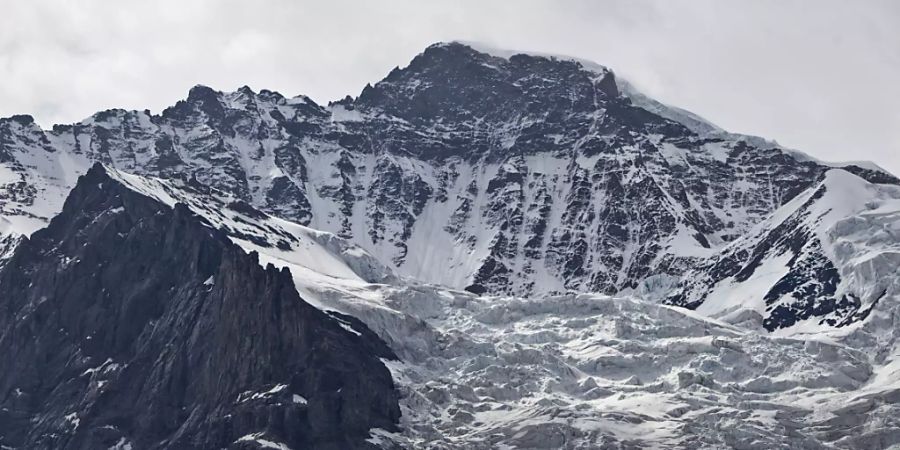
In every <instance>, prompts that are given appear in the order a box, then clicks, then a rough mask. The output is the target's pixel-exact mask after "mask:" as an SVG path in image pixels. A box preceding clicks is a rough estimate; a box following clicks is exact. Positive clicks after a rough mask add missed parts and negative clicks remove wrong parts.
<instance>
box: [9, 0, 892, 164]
mask: <svg viewBox="0 0 900 450" xmlns="http://www.w3.org/2000/svg"><path fill="white" fill-rule="evenodd" d="M451 40H467V41H478V42H483V43H485V44H487V45H489V46H492V47H496V48H505V49H513V50H523V51H534V52H542V53H556V54H564V55H571V56H576V57H580V58H583V59H588V60H593V61H596V62H598V63H600V64H603V65H605V66H607V67H610V68H612V69H613V70H614V71H615V72H616V74H617V75H619V76H622V77H624V78H627V79H628V80H629V81H630V82H631V83H632V84H634V85H635V86H637V87H638V88H639V89H640V90H642V91H643V92H644V93H646V94H647V95H649V96H651V97H653V98H656V99H657V100H659V101H662V102H664V103H668V104H671V105H675V106H679V107H681V108H684V109H687V110H690V111H693V112H695V113H697V114H699V115H701V116H703V117H705V118H707V119H708V120H710V121H712V122H713V123H715V124H717V125H719V126H721V127H723V128H725V129H727V130H729V131H733V132H739V133H746V134H753V135H759V136H763V137H766V138H769V139H774V140H776V141H778V142H779V143H780V144H782V145H785V146H788V147H791V148H795V149H798V150H801V151H804V152H806V153H809V154H810V155H812V156H814V157H817V158H820V159H824V160H828V161H853V160H871V161H874V162H876V163H877V164H879V165H881V166H882V167H885V168H887V169H888V170H890V171H892V172H893V173H895V174H900V1H893V0H884V1H879V0H868V1H851V0H846V1H835V0H824V1H822V0H816V1H814V0H803V1H797V0H777V1H776V0H755V1H749V0H748V1H740V2H739V1H732V0H691V1H686V0H685V1H672V0H659V1H651V0H627V1H626V0H622V1H597V0H595V1H575V0H571V1H567V0H556V1H537V0H517V1H506V0H504V1H490V0H479V1H442V2H438V1H421V0H418V1H410V0H391V1H361V0H360V1H345V0H329V1H310V2H307V1H286V0H284V1H282V0H267V1H256V2H247V1H232V0H177V1H171V0H155V1H134V0H117V1H114V2H111V1H99V0H78V1H74V0H70V1H66V0H57V1H50V0H34V1H20V2H7V3H5V4H4V6H3V14H2V15H0V117H3V116H10V115H13V114H31V115H32V116H34V117H35V119H36V120H37V121H38V122H39V123H40V124H41V125H43V126H45V127H49V126H51V125H52V124H54V123H71V122H77V121H80V120H82V119H84V118H85V117H87V116H89V115H91V114H92V113H94V112H96V111H99V110H103V109H109V108H126V109H139V110H143V109H150V110H151V111H153V112H159V111H161V110H162V109H163V108H165V107H166V106H169V105H172V104H174V103H175V102H176V101H178V100H179V99H183V98H185V97H186V96H187V91H188V90H189V89H190V87H191V86H194V85H196V84H205V85H208V86H211V87H214V88H216V89H219V90H234V89H236V88H238V87H240V86H243V85H249V86H250V87H251V88H253V89H254V90H260V89H269V90H275V91H278V92H281V93H282V94H284V95H287V96H294V95H299V94H303V95H308V96H310V97H312V98H313V99H314V100H316V101H317V102H320V103H327V102H328V101H330V100H336V99H339V98H342V97H344V96H346V95H352V96H355V95H357V94H358V93H359V92H360V91H361V90H362V87H363V86H365V84H366V83H368V82H372V83H374V82H376V81H378V80H379V79H381V78H382V77H384V76H385V75H386V74H387V73H388V72H389V71H390V69H392V68H393V67H395V66H404V65H406V64H407V63H408V62H409V60H410V59H412V57H414V56H415V55H416V54H418V53H420V52H421V51H422V50H423V49H424V48H425V47H427V46H428V45H430V44H432V43H434V42H439V41H451Z"/></svg>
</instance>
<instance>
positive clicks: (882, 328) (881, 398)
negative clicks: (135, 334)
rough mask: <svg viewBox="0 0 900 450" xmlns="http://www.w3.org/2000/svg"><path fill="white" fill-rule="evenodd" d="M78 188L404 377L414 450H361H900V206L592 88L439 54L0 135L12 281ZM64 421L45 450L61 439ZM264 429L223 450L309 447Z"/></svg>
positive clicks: (887, 185) (843, 167)
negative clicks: (249, 279)
mask: <svg viewBox="0 0 900 450" xmlns="http://www.w3.org/2000/svg"><path fill="white" fill-rule="evenodd" d="M97 163H102V164H103V165H104V166H99V165H96V164H97ZM91 167H94V169H92V170H90V173H92V174H94V178H97V177H99V175H97V174H98V173H102V174H103V177H102V178H104V181H102V182H101V184H102V183H109V184H113V185H115V186H116V189H118V190H120V192H123V193H128V194H127V195H128V196H137V197H140V198H142V199H145V200H142V201H150V202H153V204H154V205H156V206H155V207H154V208H161V210H165V211H169V210H170V209H171V210H175V209H179V210H183V212H185V213H189V214H190V215H191V217H194V218H196V219H197V221H198V223H202V224H203V226H204V227H207V228H209V229H210V230H214V231H215V233H217V234H216V236H218V237H219V238H221V239H219V241H217V242H219V244H216V245H226V244H222V243H221V242H227V245H232V244H233V245H236V246H237V248H240V249H242V250H243V251H244V252H246V253H251V252H252V253H253V254H254V255H255V259H254V260H253V262H254V263H258V264H259V265H261V266H263V269H262V270H264V271H268V270H272V269H271V268H269V267H268V266H269V265H270V264H271V265H272V266H274V267H275V268H278V269H288V271H289V272H290V274H291V277H292V279H293V284H294V287H295V288H296V291H297V293H299V296H300V297H301V298H302V299H303V300H304V301H306V302H308V303H311V304H313V305H315V306H317V307H318V308H319V309H322V310H325V311H327V313H328V314H327V315H326V316H321V317H325V318H327V321H328V323H329V324H332V325H334V324H336V325H337V328H339V329H341V330H343V332H344V333H345V334H347V335H353V336H364V337H365V338H366V339H371V340H373V341H374V342H376V343H379V342H381V341H383V342H384V343H385V344H386V345H387V346H388V347H389V348H390V350H391V351H392V352H394V353H396V356H397V357H399V360H388V359H383V360H382V363H383V364H384V365H386V366H387V367H388V368H389V369H390V370H391V372H392V374H393V378H394V381H395V382H396V384H397V385H398V389H399V391H400V394H401V396H400V397H401V398H400V401H399V407H400V408H401V410H402V412H403V415H402V416H401V418H400V431H397V430H396V429H394V428H392V426H390V424H386V423H385V422H383V421H382V425H383V426H378V427H377V428H373V429H371V430H370V432H369V434H370V438H369V440H368V441H367V442H368V443H370V444H374V445H379V446H382V447H392V446H399V447H413V448H419V447H428V446H431V447H433V448H497V447H501V446H503V445H506V446H508V447H513V448H646V447H659V448H672V447H680V448H723V447H733V448H741V447H745V448H760V447H764V448H832V447H837V448H887V447H888V446H890V445H894V444H900V423H898V422H897V421H896V420H895V419H893V417H897V412H898V411H900V409H898V408H900V396H898V395H897V392H900V375H898V374H900V371H898V367H900V346H898V345H897V343H898V342H900V340H898V338H900V332H898V331H895V330H900V269H898V267H900V180H898V179H897V178H896V177H895V176H893V175H891V174H889V173H887V172H885V171H884V170H882V169H880V168H879V167H877V166H876V165H874V164H871V163H847V164H834V163H826V162H822V161H817V160H815V159H813V158H811V157H809V156H807V155H804V154H802V153H799V152H797V151H794V150H790V149H785V148H783V147H781V146H779V145H777V144H776V143H773V142H769V141H766V140H764V139H762V138H758V137H752V136H743V135H737V134H733V133H729V132H727V131H725V130H722V129H721V128H719V127H717V126H715V125H713V124H712V123H710V122H708V121H706V120H705V119H703V118H701V117H699V116H696V115H694V114H692V113H690V112H687V111H684V110H681V109H678V108H674V107H670V106H667V105H664V104H661V103H659V102H657V101H655V100H653V99H651V98H649V97H647V96H646V95H644V94H642V93H640V92H639V91H638V90H637V89H635V88H634V87H633V86H632V85H631V84H629V83H628V82H627V81H625V80H622V79H620V78H617V77H616V75H615V74H614V73H613V72H612V71H611V70H609V69H607V68H605V67H602V66H600V65H597V64H594V63H591V62H587V61H582V60H578V59H574V58H569V57H562V56H550V55H537V54H527V53H517V52H506V51H500V50H495V49H489V48H485V47H482V46H479V45H476V44H467V43H466V44H464V43H457V42H454V43H442V44H435V45H433V46H431V47H429V48H427V49H426V50H425V51H424V52H423V53H421V54H420V55H418V56H416V57H415V58H414V59H413V60H412V61H411V62H410V63H409V65H408V66H406V67H404V68H396V69H394V70H392V71H391V72H390V73H389V74H388V75H387V77H385V78H384V79H383V80H382V81H380V82H378V83H375V84H374V85H370V86H366V87H365V88H364V89H363V90H362V92H361V93H360V95H359V96H357V97H355V98H352V97H347V98H345V99H343V100H340V101H337V102H333V103H331V104H329V105H318V104H316V103H315V102H313V101H312V100H311V99H309V98H307V97H303V96H300V97H294V98H286V97H284V96H282V95H280V94H278V93H275V92H271V91H266V90H263V91H260V92H254V91H252V90H251V89H249V88H246V87H245V88H241V89H239V90H237V91H235V92H230V93H223V92H218V91H215V90H213V89H211V88H208V87H204V86H197V87H195V88H193V89H192V90H191V91H190V93H189V94H188V97H187V99H186V100H184V101H180V102H178V103H177V104H176V105H175V106H172V107H170V108H168V109H166V110H165V111H163V112H162V113H161V114H159V115H154V114H151V113H150V112H148V111H144V112H139V111H124V110H109V111H104V112H101V113H97V114H95V115H93V116H91V117H90V118H88V119H86V120H84V121H82V122H80V123H78V124H72V125H57V126H55V127H53V128H52V129H51V130H43V129H41V128H40V127H39V126H38V125H37V124H35V123H34V121H33V120H32V119H31V118H30V117H28V116H15V117H11V118H6V119H0V273H4V272H3V271H5V273H8V274H14V273H15V272H16V270H17V268H16V267H13V266H12V265H10V264H11V263H10V261H12V264H13V265H16V264H19V263H18V262H17V261H19V260H22V258H24V257H22V256H17V255H18V254H20V253H25V252H27V251H29V250H28V249H29V248H32V247H31V246H32V244H30V242H31V241H30V238H29V236H34V234H33V233H35V232H36V231H37V230H39V229H42V228H44V227H45V226H46V225H47V224H48V223H49V222H50V220H51V219H52V218H54V217H57V216H58V214H59V213H60V212H61V211H63V208H64V204H66V203H65V202H66V201H67V200H66V198H67V197H71V194H70V191H71V190H72V189H73V187H74V186H76V183H78V180H79V176H82V175H83V174H85V173H88V171H89V169H90V168H91ZM99 189H102V187H101V188H99ZM178 205H180V206H178ZM113 213H118V211H114V212H109V214H113ZM166 217H168V216H166ZM141 220H148V223H154V224H157V225H159V226H162V223H163V222H164V221H163V222H159V223H157V222H158V221H157V220H155V219H154V220H150V219H140V220H138V219H135V223H140V222H141ZM135 227H136V229H140V227H139V226H137V225H135ZM42 233H45V234H46V232H45V231H44V232H42ZM98 236H100V233H93V234H89V235H78V234H77V233H76V234H73V235H71V236H60V237H59V238H60V239H63V238H65V239H67V241H66V242H69V243H68V244H67V245H69V246H70V247H72V248H77V246H78V245H87V246H91V245H99V244H97V243H95V242H90V239H87V238H90V237H92V238H94V239H99V238H98ZM79 239H82V240H85V239H86V240H87V242H82V241H80V240H79ZM220 241H221V242H220ZM48 245H49V244H48ZM23 249H24V250H23ZM44 250H46V251H45V253H47V252H49V253H48V254H50V253H52V250H51V249H50V248H49V247H48V248H47V249H44ZM16 258H18V259H16ZM242 261H243V260H242ZM156 263H157V262H153V264H156ZM67 264H68V263H66V264H63V266H65V267H69V266H68V265H67ZM147 264H150V262H147ZM38 266H39V267H40V268H42V269H44V270H48V271H49V270H50V267H51V265H50V264H49V263H47V264H42V265H38ZM61 267H62V266H61ZM65 267H63V268H65ZM251 272H252V271H251ZM253 273H255V272H253ZM279 273H284V272H279ZM39 275H40V274H37V275H29V276H39ZM9 276H11V277H13V275H9ZM40 276H46V277H47V278H41V279H53V277H52V276H51V275H46V274H45V275H40ZM2 281H3V280H0V288H2V287H3V285H2ZM19 281H21V280H17V281H16V283H18V282H19ZM194 281H196V280H194V279H193V278H191V277H187V278H185V279H180V278H179V280H178V282H179V283H184V284H185V286H188V285H189V286H194V284H196V283H194ZM201 281H202V280H201ZM8 283H11V282H8ZM201 284H203V283H201ZM13 285H14V286H16V289H20V288H22V285H20V283H19V284H13ZM103 288H104V287H103V286H101V287H100V288H98V289H101V290H100V291H98V292H105V291H103V290H102V289H103ZM192 289H193V288H192ZM20 290H21V289H20ZM15 292H19V291H15ZM23 292H24V291H23ZM3 301H4V299H2V298H0V304H2V302H3ZM266 301H277V300H272V298H267V300H266ZM51 304H55V303H51ZM19 306H21V305H19ZM680 307H687V308H689V309H693V310H694V311H693V312H692V311H688V310H686V309H684V308H680ZM26 309H27V308H26ZM317 317H320V316H317ZM321 317H320V318H321ZM355 318H357V319H359V320H357V319H355ZM110 320H114V319H110ZM322 320H325V319H322ZM360 321H362V323H361V322H360ZM363 323H364V325H363ZM332 325H323V326H324V327H326V328H329V327H331V328H334V327H332ZM105 326H111V327H115V326H118V325H114V324H106V325H105ZM254 326H255V325H254ZM316 326H318V325H316ZM329 329H330V328H329ZM48 330H50V329H49V328H48ZM370 330H371V331H370ZM51 331H52V330H51ZM0 332H2V330H0ZM373 332H374V333H375V334H372V333H373ZM48 333H50V331H48ZM50 334H52V333H50ZM50 334H48V335H50ZM376 334H377V337H376V336H375V335H376ZM2 336H3V335H2V334H0V344H3V340H2ZM54 336H55V335H54ZM334 339H336V342H341V343H342V344H341V345H343V343H346V342H350V341H348V339H350V340H352V339H353V338H348V336H346V335H343V336H338V335H335V336H334ZM254 342H256V341H254ZM311 345H318V344H311ZM305 348H306V347H304V349H305ZM155 350H156V348H155V347H154V348H153V351H155ZM101 362H102V361H101ZM365 364H369V362H365ZM79 367H80V366H79ZM59 373H60V374H61V375H60V376H62V377H63V378H61V380H62V379H65V377H66V376H68V375H67V374H68V372H66V371H60V372H59ZM12 379H13V378H10V380H12ZM0 380H2V378H0ZM14 381H15V382H20V381H21V380H20V379H18V378H15V380H14ZM253 382H254V383H256V384H260V383H263V381H261V380H254V381H253ZM13 384H14V383H13V382H12V381H11V382H9V383H7V385H8V386H7V385H0V404H3V402H4V401H5V402H10V401H11V400H9V399H11V398H12V397H10V395H13V394H10V393H8V392H7V391H9V392H12V393H15V392H16V391H15V389H20V387H16V386H13ZM263 384H264V383H263ZM253 388H254V389H257V388H258V386H256V385H254V386H253ZM259 389H262V388H259ZM67 392H68V391H67ZM260 392H263V391H260ZM383 394H384V396H383V398H388V397H390V395H389V393H387V392H386V391H385V392H384V393H383ZM73 395H74V394H73ZM310 395H311V394H310ZM4 396H6V397H4ZM48 398H49V397H48ZM4 399H5V400H4ZM273 402H275V403H277V401H275V400H273ZM10 404H13V403H10ZM15 405H19V404H18V403H16V404H15ZM210 405H212V403H209V402H207V403H204V404H203V405H202V406H203V407H204V408H205V407H209V406H210ZM217 405H219V404H217ZM219 406H221V407H223V408H225V409H228V408H230V407H225V406H222V405H219ZM276 406H279V407H280V405H276ZM17 407H19V406H17ZM73 408H74V406H73ZM29 411H37V412H33V413H32V414H43V415H44V417H45V419H46V420H48V421H53V420H57V419H58V417H56V415H58V414H56V413H58V412H61V411H57V410H56V409H53V410H50V409H45V410H40V411H38V410H29ZM385 411H387V410H382V411H378V412H377V414H375V415H374V416H367V417H368V418H375V419H377V420H375V422H377V421H378V420H381V419H383V418H384V417H386V416H390V414H385ZM223 414H224V413H223ZM254 414H255V413H254ZM273 414H274V413H273ZM279 414H280V413H279ZM3 417H4V416H3V415H2V414H0V437H2V435H3V433H2V431H3V427H4V426H7V425H6V424H7V422H3ZM33 417H36V416H33ZM76 417H80V416H77V415H76ZM85 417H87V416H85ZM223 417H224V416H223ZM57 422H58V421H57ZM57 422H53V423H52V424H50V423H49V422H48V423H45V424H44V425H42V426H43V428H40V429H39V430H40V432H42V433H57V432H60V430H63V431H65V430H69V431H73V430H71V429H70V428H71V427H70V425H66V423H65V422H60V423H61V424H62V425H60V423H57ZM17 423H18V422H17ZM97 423H98V424H99V422H97ZM333 423H334V422H329V424H331V425H333ZM354 423H356V424H357V425H359V424H360V423H362V422H354ZM269 425H271V426H269V427H268V428H266V429H265V430H263V429H260V430H258V431H256V430H249V428H248V430H249V431H248V432H247V433H249V434H246V436H248V438H247V440H245V441H241V443H238V442H233V443H231V445H232V446H237V448H253V445H257V444H258V445H259V446H264V445H268V444H271V445H286V444H285V442H288V441H290V440H291V439H294V440H293V441H291V442H308V441H303V440H302V439H309V436H306V437H303V438H302V439H301V438H299V437H297V436H293V437H291V436H288V435H285V432H284V429H282V428H279V427H280V425H278V426H275V425H272V424H271V423H270V424H269ZM331 425H328V426H331ZM66 426H69V427H70V428H66ZM98 426H99V425H98ZM76 428H77V425H76ZM245 428H246V427H245ZM35 430H38V428H35ZM54 430H55V431H54ZM251 431H252V432H251ZM124 434H125V435H127V434H128V433H124ZM129 436H130V435H129ZM221 436H230V435H229V434H228V433H224V434H222V435H221ZM221 436H220V437H221ZM125 437H128V436H125ZM230 437H233V436H230ZM357 437H359V436H357ZM131 438H134V439H139V438H140V439H149V438H142V437H140V436H138V435H137V434H135V435H133V436H131ZM154 438H155V437H154ZM329 439H330V438H329ZM358 441H359V439H357V440H356V441H354V442H355V444H358V443H359V442H358ZM35 442H36V441H35ZM79 442H81V441H79ZM84 442H88V441H84ZM90 442H94V441H90ZM97 442H99V441H97ZM104 442H105V441H104ZM147 442H149V441H147ZM154 442H158V441H154ZM254 442H255V444H254ZM0 444H3V445H5V441H3V440H0ZM355 444H354V445H355ZM79 445H80V444H79ZM223 445H228V443H225V444H223ZM241 446H243V447H241Z"/></svg>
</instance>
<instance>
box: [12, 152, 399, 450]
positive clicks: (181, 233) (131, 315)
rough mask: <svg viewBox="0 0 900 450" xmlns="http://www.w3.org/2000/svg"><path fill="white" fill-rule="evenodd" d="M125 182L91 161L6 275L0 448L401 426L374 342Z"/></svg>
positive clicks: (294, 440) (345, 435) (237, 438)
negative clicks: (56, 212)
mask: <svg viewBox="0 0 900 450" xmlns="http://www.w3.org/2000/svg"><path fill="white" fill-rule="evenodd" d="M123 176H124V175H120V174H111V173H108V172H107V171H106V170H105V169H104V168H103V167H102V166H99V165H97V166H94V167H93V168H92V169H90V170H89V171H88V172H87V173H86V174H85V175H84V176H82V177H81V178H80V179H79V181H78V183H77V185H76V186H75V188H74V189H73V191H72V193H71V194H70V195H69V196H68V198H67V199H66V201H65V203H64V206H63V209H62V211H61V212H60V213H59V214H58V215H57V216H55V217H54V218H53V219H52V220H51V222H50V224H49V225H48V226H47V227H46V228H44V229H41V230H39V231H37V232H35V233H34V234H33V235H32V236H31V237H30V238H27V239H25V240H24V241H23V242H21V243H20V244H19V245H18V246H17V247H16V249H15V250H14V252H13V255H12V256H11V257H10V259H9V262H8V264H6V265H5V266H4V268H3V269H2V270H0V299H2V301H0V330H2V331H0V355H2V356H0V358H2V367H6V368H15V370H4V371H2V372H0V392H3V393H4V394H3V395H2V396H0V437H2V440H0V442H2V444H3V445H4V448H48V449H49V448H73V449H75V448H84V449H94V448H226V447H228V448H255V447H256V446H257V445H263V446H265V445H268V444H271V445H276V444H277V445H284V446H288V447H292V448H310V447H315V448H335V449H344V448H369V447H372V445H371V444H370V443H368V442H366V439H368V438H369V430H370V429H372V428H380V429H384V430H395V429H396V425H395V424H396V422H397V420H398V418H399V414H400V411H399V407H398V403H397V402H398V394H397V391H396V390H395V388H394V384H393V381H392V379H391V376H390V373H389V372H388V370H387V369H386V368H385V366H384V365H383V364H382V362H381V361H380V360H379V358H386V359H394V358H395V356H394V354H393V352H392V351H391V350H390V349H389V348H387V346H385V345H384V343H383V342H382V341H381V340H379V339H378V338H377V337H376V336H375V335H374V334H373V333H372V332H371V331H369V330H368V329H366V327H365V326H364V325H362V324H361V323H359V322H358V321H351V320H350V319H348V318H340V317H333V316H329V315H327V314H325V313H323V312H321V311H319V310H318V309H316V308H314V307H312V306H310V305H309V304H307V303H306V302H304V301H303V300H302V299H301V298H300V297H299V295H298V293H297V291H296V289H295V287H294V283H293V278H292V276H291V274H290V273H289V272H288V271H287V270H286V269H284V270H279V269H276V268H275V267H274V266H272V265H268V266H267V267H265V268H264V267H262V266H261V265H260V263H259V257H258V255H257V254H256V253H246V252H245V251H244V250H242V249H241V248H240V247H238V246H237V245H235V244H234V243H233V242H232V241H231V240H230V239H229V238H228V236H227V235H226V234H225V233H224V232H223V231H221V230H220V229H218V228H217V227H216V226H214V224H213V223H211V222H210V221H208V220H206V219H205V218H204V217H203V216H201V215H198V214H195V213H194V212H193V211H192V210H191V207H190V206H188V205H187V204H185V203H175V204H174V205H170V204H166V203H164V202H162V201H160V200H158V199H157V198H154V196H152V195H147V193H146V192H141V189H135V187H138V188H140V187H144V188H146V187H148V186H149V185H148V184H144V185H143V186H140V185H137V186H136V185H133V184H130V183H128V182H125V181H123V179H122V177H123ZM133 181H134V180H133ZM169 194H171V192H165V191H157V195H159V196H165V195H169ZM257 214H261V213H257ZM284 238H285V239H289V237H287V236H284ZM267 443H268V444H267Z"/></svg>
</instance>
